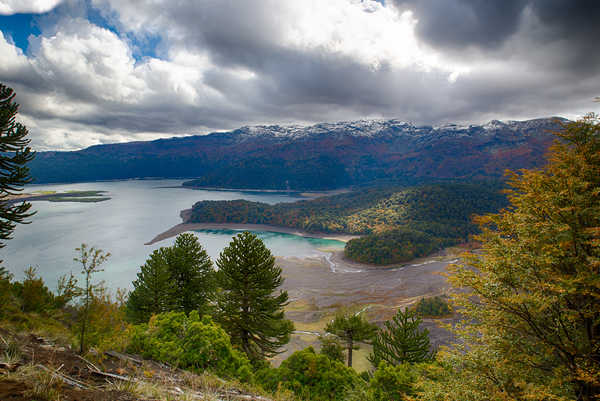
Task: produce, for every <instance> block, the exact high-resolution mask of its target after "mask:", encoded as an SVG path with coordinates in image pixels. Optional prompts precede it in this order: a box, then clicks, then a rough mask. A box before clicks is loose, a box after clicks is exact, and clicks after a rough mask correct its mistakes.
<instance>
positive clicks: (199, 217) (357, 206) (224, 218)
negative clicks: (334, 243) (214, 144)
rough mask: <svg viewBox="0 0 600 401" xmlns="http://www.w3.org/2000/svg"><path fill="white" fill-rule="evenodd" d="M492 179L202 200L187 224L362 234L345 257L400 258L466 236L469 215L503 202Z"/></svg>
mask: <svg viewBox="0 0 600 401" xmlns="http://www.w3.org/2000/svg"><path fill="white" fill-rule="evenodd" d="M500 189H501V184H499V183H497V182H485V183H483V182H480V183H443V184H431V185H424V186H418V187H411V188H401V187H377V188H364V189H360V190H356V191H353V192H350V193H345V194H340V195H335V196H329V197H321V198H317V199H313V200H303V201H298V202H294V203H279V204H276V205H269V204H266V203H259V202H251V201H245V200H234V201H201V202H197V203H196V204H195V205H194V206H193V208H192V212H191V213H190V215H189V217H188V219H187V222H189V223H245V224H268V225H275V226H282V227H292V228H297V229H301V230H305V231H308V232H313V233H345V234H357V235H362V236H363V237H361V238H359V239H354V240H351V241H349V242H348V244H347V245H346V256H348V257H349V258H351V259H353V260H357V261H360V262H364V263H374V264H391V263H399V262H404V261H407V260H410V259H413V258H415V257H419V256H423V255H426V254H429V253H431V252H433V251H434V250H436V249H439V248H440V247H443V246H449V245H453V244H457V243H460V242H464V241H467V240H468V237H469V235H470V234H473V233H475V232H476V230H477V229H476V227H475V225H473V224H472V222H471V218H472V216H473V215H474V214H485V213H489V212H494V211H497V210H499V209H500V208H501V207H503V206H504V205H506V198H505V197H504V195H502V194H501V191H500Z"/></svg>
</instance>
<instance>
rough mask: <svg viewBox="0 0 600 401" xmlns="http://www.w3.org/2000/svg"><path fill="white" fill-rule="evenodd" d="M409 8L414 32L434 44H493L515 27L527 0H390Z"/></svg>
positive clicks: (503, 38) (499, 41)
mask: <svg viewBox="0 0 600 401" xmlns="http://www.w3.org/2000/svg"><path fill="white" fill-rule="evenodd" d="M393 1H394V2H395V3H396V5H397V6H398V7H400V8H406V9H410V10H413V11H414V12H415V14H416V17H417V18H418V19H419V25H418V26H417V32H418V34H419V35H420V36H421V37H422V38H423V39H425V40H427V41H428V42H430V43H432V44H433V45H435V46H441V47H459V48H460V47H464V46H479V47H484V48H496V47H498V46H500V45H502V43H504V41H505V40H506V39H507V38H509V37H510V36H511V35H513V34H515V33H516V32H517V30H518V29H519V25H520V22H521V16H522V13H523V10H524V8H525V6H526V5H527V3H528V1H527V0H503V1H490V0H393Z"/></svg>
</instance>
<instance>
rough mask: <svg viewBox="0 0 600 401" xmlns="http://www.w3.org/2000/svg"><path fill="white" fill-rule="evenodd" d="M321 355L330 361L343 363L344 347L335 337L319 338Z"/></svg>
mask: <svg viewBox="0 0 600 401" xmlns="http://www.w3.org/2000/svg"><path fill="white" fill-rule="evenodd" d="M319 341H320V342H321V354H323V355H325V356H327V358H329V359H331V360H332V361H338V362H342V363H343V362H344V347H343V346H342V344H341V342H340V340H339V339H338V338H337V337H335V336H320V337H319Z"/></svg>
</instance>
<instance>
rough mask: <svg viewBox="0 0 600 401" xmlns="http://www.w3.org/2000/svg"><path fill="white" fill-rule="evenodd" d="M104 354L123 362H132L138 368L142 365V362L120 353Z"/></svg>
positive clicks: (110, 352) (107, 352) (108, 352)
mask: <svg viewBox="0 0 600 401" xmlns="http://www.w3.org/2000/svg"><path fill="white" fill-rule="evenodd" d="M105 354H106V355H108V356H112V357H113V358H117V359H120V360H123V361H129V362H133V363H135V364H136V365H138V366H141V365H142V364H143V361H142V360H140V359H137V358H134V357H132V356H131V355H127V354H122V353H120V352H117V351H106V352H105Z"/></svg>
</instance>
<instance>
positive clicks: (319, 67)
mask: <svg viewBox="0 0 600 401" xmlns="http://www.w3.org/2000/svg"><path fill="white" fill-rule="evenodd" d="M1 1H2V0H0V2H1ZM386 3H387V2H386ZM73 4H75V3H73ZM92 4H94V5H95V6H97V7H99V9H100V10H101V12H102V14H103V15H104V16H105V17H106V18H107V19H108V20H109V21H110V22H111V24H112V25H114V26H115V27H116V31H117V33H115V32H114V29H113V30H111V29H107V28H105V27H101V26H97V25H94V24H93V23H91V22H90V21H88V20H87V19H85V18H84V14H85V13H83V14H82V13H81V10H78V11H77V12H73V13H72V15H70V14H69V7H70V6H72V4H71V3H70V2H69V1H67V2H65V3H64V4H63V5H62V6H61V7H59V8H58V9H57V11H56V12H55V14H56V15H54V16H53V19H52V20H51V22H52V23H51V24H44V25H43V28H42V33H41V35H39V36H38V37H34V38H31V39H30V42H31V44H30V48H29V50H28V52H27V54H24V53H23V52H22V51H21V50H20V49H18V48H16V47H15V46H14V45H13V44H12V43H10V42H9V41H8V40H6V38H5V37H4V35H2V34H1V33H0V54H2V55H3V62H2V63H0V81H2V82H5V83H7V84H9V85H11V86H13V87H14V88H15V90H16V91H17V96H18V101H19V102H20V103H21V105H22V107H21V113H22V116H23V119H24V120H25V121H26V122H27V125H28V126H29V127H30V131H31V133H32V136H33V137H34V145H35V146H36V147H37V148H39V149H51V148H65V149H66V148H68V149H72V148H77V147H84V146H88V145H91V144H96V143H105V142H111V141H114V142H119V141H124V140H137V139H142V138H146V139H154V138H156V137H167V136H172V135H182V134H192V133H203V132H209V131H211V130H221V129H229V128H236V127H239V126H241V125H246V124H258V123H288V122H289V123H294V122H300V123H304V122H306V123H311V122H319V121H333V120H343V119H354V118H365V117H397V118H401V119H405V120H412V121H414V122H417V123H428V124H436V123H443V122H465V121H469V122H482V121H484V120H486V119H491V118H529V117H540V116H548V115H552V114H559V113H562V114H567V115H569V116H571V115H575V114H582V113H583V112H585V111H587V109H586V107H592V106H593V105H594V104H592V103H591V102H588V99H592V98H593V96H597V95H598V93H600V88H599V84H598V82H600V80H596V81H595V80H594V79H593V78H594V77H593V76H592V77H589V79H587V80H585V81H584V80H581V81H580V82H579V81H578V82H573V80H572V79H571V76H570V75H569V74H568V73H566V72H565V71H563V70H560V69H558V70H557V69H556V68H553V66H548V67H546V68H542V67H540V65H539V63H538V62H537V61H536V62H532V60H531V59H528V58H527V57H525V56H524V55H527V54H532V53H535V54H536V57H535V59H536V60H539V59H540V57H541V56H542V55H543V54H544V49H543V48H541V47H538V48H535V51H532V50H530V48H531V46H532V45H531V44H530V43H525V41H522V42H514V41H513V42H508V43H506V45H505V46H504V47H502V48H500V49H497V50H496V52H497V54H495V57H488V56H487V55H486V54H484V53H481V52H479V53H477V52H473V53H462V54H460V57H458V56H456V54H455V53H448V52H445V51H444V49H440V48H435V49H434V48H432V47H431V46H430V45H427V44H425V43H423V42H422V41H421V39H420V38H419V37H418V35H417V34H416V33H415V32H417V31H418V29H417V28H418V26H419V21H418V18H417V17H418V16H417V15H416V14H414V13H413V12H411V11H402V12H400V11H399V9H397V8H394V7H392V6H386V7H384V6H382V5H381V4H380V3H379V2H376V1H372V0H330V1H327V2H323V1H320V0H303V1H296V0H262V1H259V0H245V1H241V2H240V1H233V0H187V1H186V0H181V1H178V2H171V1H167V0H153V1H145V2H132V1H126V0H92ZM73 7H75V6H73ZM149 37H151V38H153V40H156V39H158V41H159V46H160V49H161V51H160V52H159V53H160V57H159V56H156V57H151V56H145V57H142V58H141V59H140V58H138V59H136V58H134V56H133V50H132V49H134V48H135V47H136V46H138V45H139V42H141V41H144V40H146V39H148V38H149ZM499 55H500V56H499ZM588 95H589V96H588ZM582 99H584V100H582ZM586 102H588V103H590V105H589V106H587V104H588V103H586Z"/></svg>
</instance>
